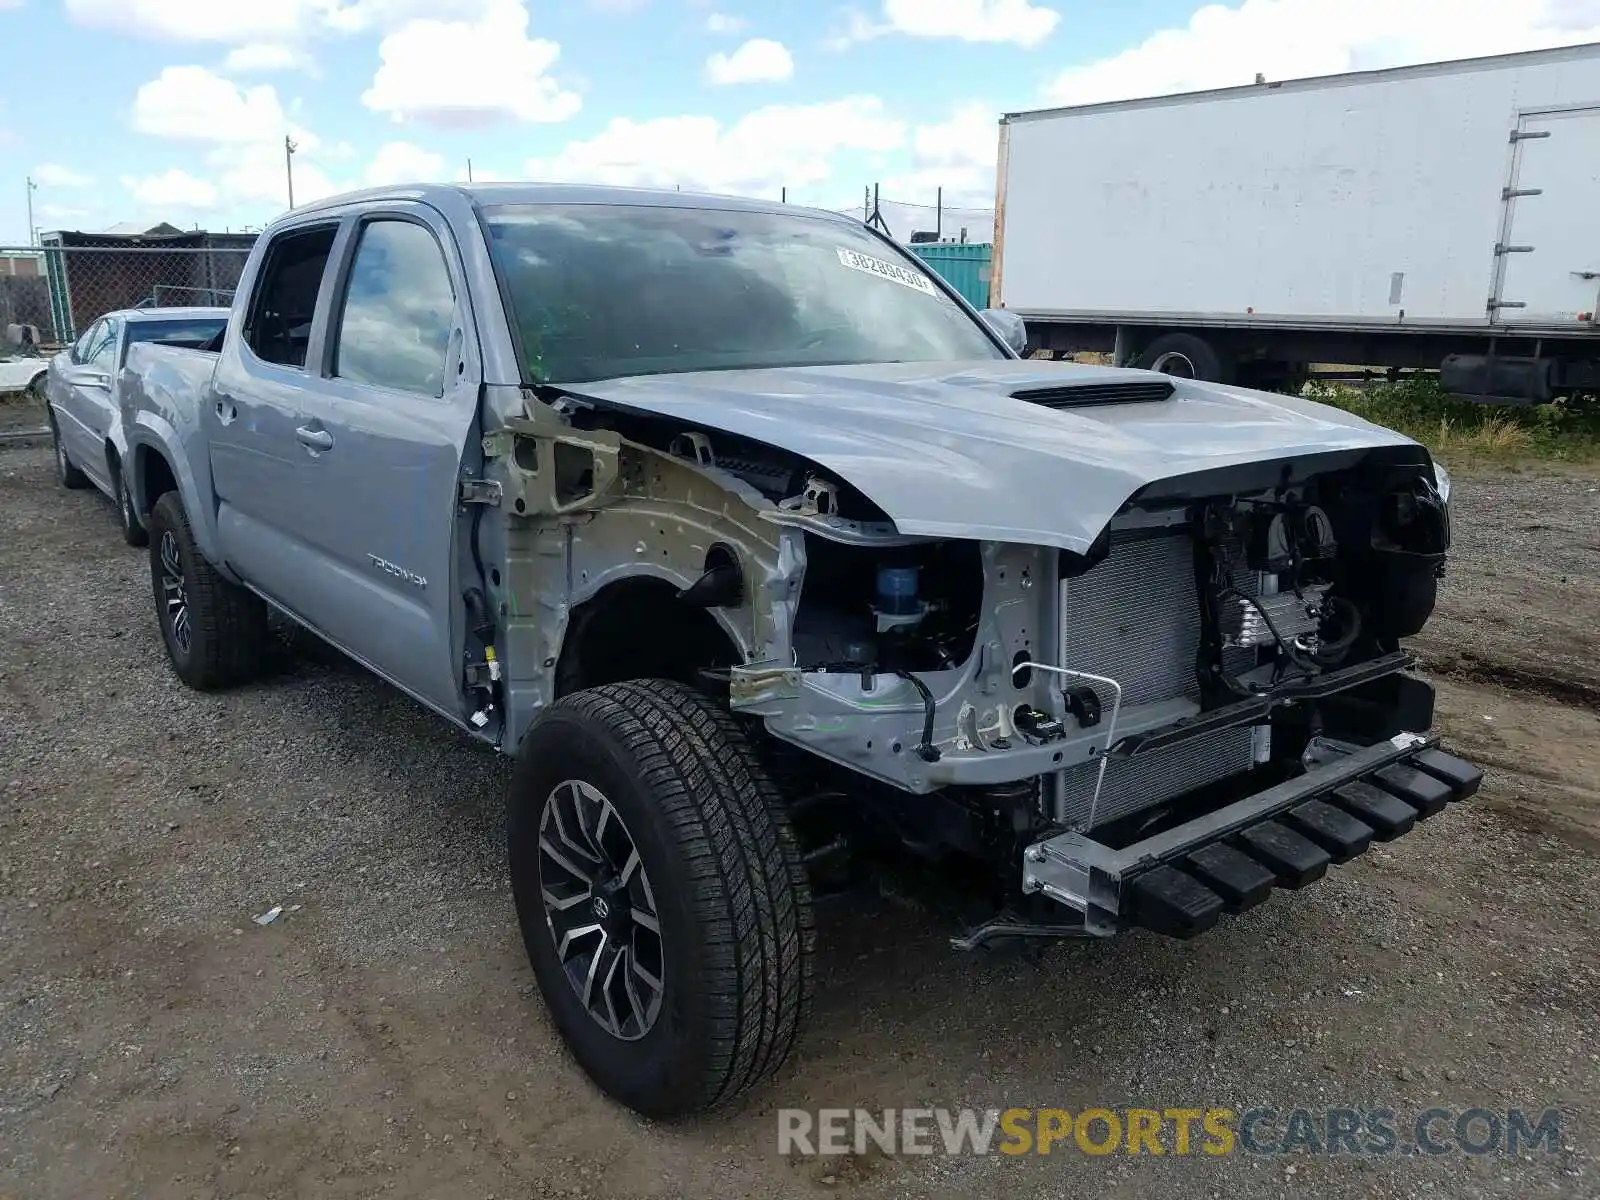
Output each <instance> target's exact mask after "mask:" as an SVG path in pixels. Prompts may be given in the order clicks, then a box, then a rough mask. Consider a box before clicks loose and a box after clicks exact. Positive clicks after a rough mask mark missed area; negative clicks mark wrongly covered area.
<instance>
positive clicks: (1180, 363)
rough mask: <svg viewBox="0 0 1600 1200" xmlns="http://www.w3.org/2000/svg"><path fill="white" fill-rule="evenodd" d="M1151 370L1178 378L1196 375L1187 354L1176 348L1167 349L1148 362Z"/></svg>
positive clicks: (1191, 377)
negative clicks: (1154, 359) (1153, 360)
mask: <svg viewBox="0 0 1600 1200" xmlns="http://www.w3.org/2000/svg"><path fill="white" fill-rule="evenodd" d="M1150 369H1151V370H1152V371H1159V372H1160V373H1161V374H1163V375H1172V376H1174V377H1176V378H1178V379H1193V378H1195V376H1196V371H1195V369H1194V363H1193V361H1191V360H1190V358H1189V356H1188V355H1187V354H1182V353H1179V352H1178V351H1176V350H1168V351H1167V352H1166V353H1165V354H1163V355H1161V356H1160V357H1159V358H1157V359H1156V361H1155V362H1153V363H1151V364H1150Z"/></svg>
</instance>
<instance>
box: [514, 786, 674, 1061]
mask: <svg viewBox="0 0 1600 1200" xmlns="http://www.w3.org/2000/svg"><path fill="white" fill-rule="evenodd" d="M539 894H540V897H541V899H542V900H543V902H544V912H545V921H546V923H547V924H548V925H549V928H550V936H551V937H552V938H553V939H554V940H555V945H556V957H557V958H558V959H560V961H561V967H562V970H563V971H564V972H565V974H566V976H567V982H568V983H570V984H571V985H572V989H573V991H574V992H575V993H577V996H578V999H579V1000H580V1001H581V1002H582V1004H583V1007H584V1010H585V1011H586V1012H587V1013H588V1014H589V1016H590V1017H591V1018H592V1019H593V1020H594V1021H595V1022H596V1023H597V1024H598V1025H599V1026H600V1027H601V1028H602V1029H604V1030H605V1031H606V1032H607V1033H609V1034H611V1035H612V1036H613V1037H616V1038H619V1039H621V1040H622V1041H627V1042H632V1041H637V1040H638V1039H640V1038H642V1037H644V1035H645V1034H647V1033H649V1032H650V1029H651V1027H652V1026H654V1025H655V1022H656V1018H657V1016H659V1015H660V1012H661V998H662V995H663V993H664V991H665V987H666V982H665V974H666V968H665V958H664V955H663V953H662V944H661V920H660V910H659V909H658V908H657V907H656V902H655V894H654V893H653V892H652V891H651V888H650V878H649V876H648V875H647V874H646V872H645V869H644V864H643V863H641V862H640V860H639V849H638V846H637V845H636V843H635V842H634V839H633V835H632V834H631V833H630V832H629V830H628V827H627V824H626V823H625V822H624V821H623V819H622V815H621V814H620V813H618V812H617V810H616V808H615V807H614V806H613V805H612V803H611V801H610V800H609V799H608V798H607V797H606V795H605V794H604V793H603V792H601V791H600V789H599V788H597V787H595V786H594V785H593V784H590V783H584V782H581V781H579V780H567V781H565V782H563V783H559V784H557V785H556V786H555V788H554V789H553V790H552V791H551V793H550V795H549V797H548V798H547V799H546V800H545V805H544V814H543V816H542V817H541V818H540V821H539Z"/></svg>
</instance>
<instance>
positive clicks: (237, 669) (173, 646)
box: [150, 492, 267, 691]
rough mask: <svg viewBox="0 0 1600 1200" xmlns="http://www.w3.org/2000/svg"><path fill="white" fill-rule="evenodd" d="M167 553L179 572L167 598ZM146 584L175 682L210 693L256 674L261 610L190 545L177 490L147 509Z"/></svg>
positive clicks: (263, 619)
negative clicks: (183, 626)
mask: <svg viewBox="0 0 1600 1200" xmlns="http://www.w3.org/2000/svg"><path fill="white" fill-rule="evenodd" d="M169 536H170V539H171V540H170V542H169V541H168V538H169ZM173 552H175V556H176V565H177V566H178V567H179V569H180V570H179V575H178V579H177V585H178V591H177V595H176V597H173V596H172V595H169V590H168V585H169V583H170V579H169V571H170V566H169V564H167V563H166V562H165V561H164V558H163V556H164V554H170V553H173ZM150 586H151V590H152V592H153V593H154V596H155V602H156V620H157V621H158V622H159V623H160V625H161V640H162V641H163V642H164V643H165V644H166V647H167V657H168V658H169V659H171V660H172V669H173V670H174V671H176V672H177V674H178V678H179V679H181V680H183V681H184V682H185V683H186V684H188V685H189V686H190V687H192V688H196V689H198V690H200V691H214V690H216V689H217V688H222V687H227V686H228V685H230V684H235V683H244V682H246V681H248V680H250V679H254V678H255V677H256V676H257V675H259V674H260V672H261V669H262V659H263V657H264V653H265V649H266V640H267V606H266V604H265V602H264V601H262V599H261V598H260V597H259V596H256V595H254V594H253V593H251V592H249V591H247V590H245V589H244V588H242V587H240V586H239V585H238V584H236V583H232V582H230V581H229V580H227V579H224V578H223V577H222V576H221V575H219V574H218V573H217V570H216V568H215V567H213V566H212V565H211V564H210V563H209V562H208V561H206V557H205V555H203V554H201V553H200V550H199V548H198V547H197V546H196V545H195V544H194V534H193V533H192V532H190V529H189V518H188V516H187V515H186V514H185V513H184V511H183V504H182V502H181V501H179V499H178V493H177V492H168V493H166V494H165V495H164V496H162V497H161V498H160V499H159V500H157V501H156V503H155V506H154V507H153V508H152V509H151V510H150ZM180 603H181V605H182V609H183V610H184V611H186V613H187V621H186V622H183V623H182V624H186V626H187V638H186V639H185V637H184V636H183V634H182V632H181V631H180V628H179V625H180V622H179V620H178V613H179V607H178V605H179V604H180ZM185 640H187V645H185V644H184V643H185Z"/></svg>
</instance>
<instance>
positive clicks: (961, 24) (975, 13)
mask: <svg viewBox="0 0 1600 1200" xmlns="http://www.w3.org/2000/svg"><path fill="white" fill-rule="evenodd" d="M1060 23H1061V14H1060V13H1058V12H1056V10H1055V9H1053V8H1045V7H1044V6H1043V5H1039V4H1033V3H1031V2H1030V0H883V8H882V14H881V17H880V18H879V19H878V20H873V19H872V18H870V17H868V16H866V15H865V14H863V13H862V12H860V11H859V10H856V9H851V10H849V11H848V12H847V13H846V25H845V28H844V30H843V31H842V32H840V33H839V34H837V35H836V36H835V37H834V38H833V39H831V43H830V44H831V45H832V46H833V47H834V48H836V49H841V48H843V47H845V46H848V45H850V44H851V43H852V42H862V41H867V40H869V39H871V38H877V37H884V36H886V35H888V34H893V33H899V34H906V35H908V36H910V37H924V38H954V39H957V40H959V41H963V42H1009V43H1011V44H1013V45H1017V46H1026V47H1031V46H1037V45H1039V43H1041V42H1043V41H1044V40H1045V39H1046V38H1048V37H1049V36H1050V35H1051V34H1052V33H1053V32H1055V28H1056V26H1057V25H1058V24H1060Z"/></svg>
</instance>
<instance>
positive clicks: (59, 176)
mask: <svg viewBox="0 0 1600 1200" xmlns="http://www.w3.org/2000/svg"><path fill="white" fill-rule="evenodd" d="M33 181H34V182H35V183H37V184H38V185H39V186H40V187H57V188H76V187H88V186H89V185H90V184H91V183H93V182H94V179H93V178H92V177H91V176H88V175H85V174H84V173H83V172H82V171H74V170H73V169H72V168H71V167H63V166H62V165H60V164H59V163H40V164H39V165H38V166H37V167H35V168H34V169H33Z"/></svg>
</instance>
